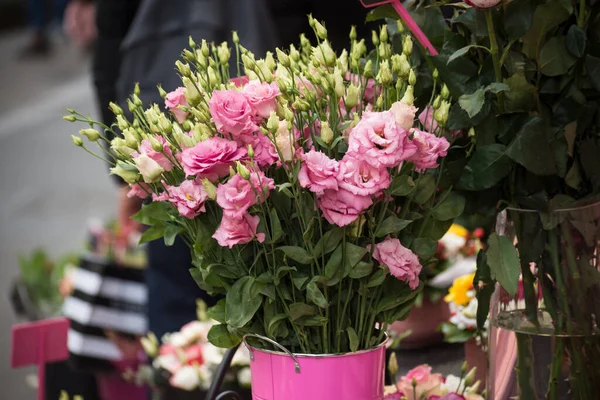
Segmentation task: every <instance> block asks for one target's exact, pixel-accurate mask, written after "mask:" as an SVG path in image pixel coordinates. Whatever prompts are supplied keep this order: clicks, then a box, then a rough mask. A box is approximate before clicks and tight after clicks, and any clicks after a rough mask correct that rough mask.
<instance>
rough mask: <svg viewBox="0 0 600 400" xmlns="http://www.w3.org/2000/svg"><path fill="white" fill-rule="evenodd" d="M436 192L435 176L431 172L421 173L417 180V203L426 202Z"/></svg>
mask: <svg viewBox="0 0 600 400" xmlns="http://www.w3.org/2000/svg"><path fill="white" fill-rule="evenodd" d="M434 192H435V178H434V177H433V175H431V174H425V175H421V177H420V178H419V179H418V180H417V187H416V189H415V193H414V195H413V200H414V202H415V203H417V204H425V203H426V202H427V200H429V199H430V198H431V196H433V193H434Z"/></svg>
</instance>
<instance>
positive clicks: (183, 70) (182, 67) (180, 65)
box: [175, 60, 192, 78]
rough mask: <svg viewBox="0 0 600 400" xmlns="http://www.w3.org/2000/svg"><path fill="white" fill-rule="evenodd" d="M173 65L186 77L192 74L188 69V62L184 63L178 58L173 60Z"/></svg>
mask: <svg viewBox="0 0 600 400" xmlns="http://www.w3.org/2000/svg"><path fill="white" fill-rule="evenodd" d="M175 66H176V67H177V70H178V71H179V73H180V74H181V75H182V76H186V77H188V78H189V77H190V76H192V70H191V69H190V66H189V65H188V64H184V63H182V62H181V61H180V60H177V61H176V62H175Z"/></svg>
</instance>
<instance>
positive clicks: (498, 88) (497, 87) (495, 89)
mask: <svg viewBox="0 0 600 400" xmlns="http://www.w3.org/2000/svg"><path fill="white" fill-rule="evenodd" d="M507 90H510V87H509V86H508V85H507V84H505V83H500V82H493V83H490V84H489V85H487V86H486V87H485V91H486V92H492V93H494V94H498V93H500V92H505V91H507Z"/></svg>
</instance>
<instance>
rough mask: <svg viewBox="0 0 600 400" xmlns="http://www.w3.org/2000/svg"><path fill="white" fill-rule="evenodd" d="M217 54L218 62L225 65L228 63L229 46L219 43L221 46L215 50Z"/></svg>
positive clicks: (225, 43)
mask: <svg viewBox="0 0 600 400" xmlns="http://www.w3.org/2000/svg"><path fill="white" fill-rule="evenodd" d="M217 54H218V56H219V62H220V63H221V65H227V63H229V58H230V57H231V51H230V50H229V46H227V42H223V43H221V45H220V46H219V48H218V49H217Z"/></svg>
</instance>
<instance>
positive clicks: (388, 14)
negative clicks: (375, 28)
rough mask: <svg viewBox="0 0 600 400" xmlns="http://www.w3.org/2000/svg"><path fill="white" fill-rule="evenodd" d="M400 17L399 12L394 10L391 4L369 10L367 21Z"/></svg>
mask: <svg viewBox="0 0 600 400" xmlns="http://www.w3.org/2000/svg"><path fill="white" fill-rule="evenodd" d="M386 18H391V19H399V18H400V17H399V16H398V13H397V12H396V10H394V7H392V6H391V5H390V4H385V5H383V6H380V7H377V8H374V9H372V10H371V11H369V13H368V14H367V18H366V22H372V21H378V20H380V19H386Z"/></svg>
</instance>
